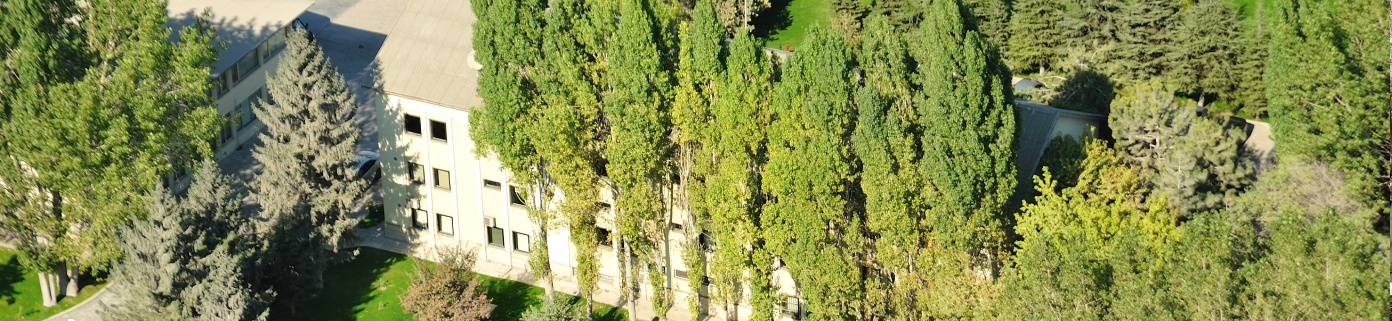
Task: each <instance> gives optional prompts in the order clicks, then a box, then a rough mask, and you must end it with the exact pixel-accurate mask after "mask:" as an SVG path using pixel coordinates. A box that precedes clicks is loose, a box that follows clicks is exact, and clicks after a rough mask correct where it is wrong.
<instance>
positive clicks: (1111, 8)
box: [1058, 0, 1124, 69]
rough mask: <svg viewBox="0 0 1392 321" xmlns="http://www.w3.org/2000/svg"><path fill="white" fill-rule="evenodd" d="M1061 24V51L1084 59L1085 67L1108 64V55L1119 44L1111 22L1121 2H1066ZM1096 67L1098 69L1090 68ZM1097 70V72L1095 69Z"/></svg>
mask: <svg viewBox="0 0 1392 321" xmlns="http://www.w3.org/2000/svg"><path fill="white" fill-rule="evenodd" d="M1061 3H1062V4H1063V10H1062V11H1061V12H1060V15H1059V19H1058V24H1059V27H1060V28H1062V32H1061V34H1062V36H1063V42H1062V46H1063V47H1062V48H1060V49H1062V50H1067V51H1071V52H1072V53H1073V54H1078V55H1081V56H1082V57H1084V59H1083V61H1079V63H1082V64H1089V63H1092V64H1096V63H1101V62H1104V61H1105V60H1106V51H1107V50H1108V49H1109V48H1111V46H1112V43H1113V42H1115V41H1116V33H1115V31H1116V26H1115V25H1114V24H1113V22H1112V20H1113V19H1115V17H1114V15H1115V12H1116V10H1117V7H1118V6H1119V5H1122V4H1123V3H1124V2H1122V1H1120V0H1064V1H1061ZM1090 67H1095V66H1090ZM1093 69H1096V68H1093Z"/></svg>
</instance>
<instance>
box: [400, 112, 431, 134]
mask: <svg viewBox="0 0 1392 321" xmlns="http://www.w3.org/2000/svg"><path fill="white" fill-rule="evenodd" d="M404 115H405V117H403V118H402V120H401V126H402V127H405V128H406V133H409V134H416V135H425V134H424V127H423V125H421V117H420V116H416V115H412V114H404ZM412 118H414V119H415V120H416V128H415V129H416V130H415V131H412V130H411V119H412Z"/></svg>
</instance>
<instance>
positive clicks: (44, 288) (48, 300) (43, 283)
mask: <svg viewBox="0 0 1392 321" xmlns="http://www.w3.org/2000/svg"><path fill="white" fill-rule="evenodd" d="M48 283H49V282H48V273H45V272H39V292H40V293H41V294H42V295H43V306H45V307H51V306H55V305H58V302H57V300H54V299H53V297H54V296H53V290H54V289H53V286H52V285H50V284H48Z"/></svg>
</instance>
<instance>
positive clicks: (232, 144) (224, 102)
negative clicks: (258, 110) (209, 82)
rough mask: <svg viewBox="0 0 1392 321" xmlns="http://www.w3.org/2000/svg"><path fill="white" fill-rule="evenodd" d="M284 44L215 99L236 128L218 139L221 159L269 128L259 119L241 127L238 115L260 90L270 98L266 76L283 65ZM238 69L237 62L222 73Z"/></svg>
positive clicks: (218, 151)
mask: <svg viewBox="0 0 1392 321" xmlns="http://www.w3.org/2000/svg"><path fill="white" fill-rule="evenodd" d="M284 28H286V27H282V30H283V29H284ZM274 36H278V37H281V38H282V39H283V37H284V31H281V32H279V33H278V35H274ZM282 41H283V40H282ZM267 46H268V44H267V43H266V41H265V40H263V41H262V43H261V44H260V45H258V48H266V47H267ZM281 47H282V48H279V49H276V50H275V52H274V53H272V54H270V55H269V56H265V57H264V58H260V59H261V66H260V67H257V68H256V69H254V70H252V71H251V72H249V73H247V74H245V75H242V77H241V81H240V82H237V83H235V84H233V83H229V84H228V86H227V91H226V92H225V93H219V94H218V96H217V97H216V98H215V103H216V107H217V111H218V115H222V116H223V117H224V118H227V119H228V120H229V121H231V122H232V127H231V128H232V131H231V132H230V135H231V137H230V138H226V137H221V135H222V134H219V136H220V137H217V138H216V140H218V144H216V146H218V147H217V148H216V149H217V157H218V158H221V157H224V156H227V155H228V154H231V153H232V152H234V151H236V150H238V149H240V148H241V145H242V144H243V143H245V142H246V141H247V140H249V139H251V138H252V137H256V134H257V133H260V132H261V129H262V128H264V127H265V125H264V124H262V123H261V121H260V120H259V119H254V120H252V121H251V122H249V123H247V124H246V125H245V126H238V125H240V124H239V121H240V118H238V117H240V116H239V115H240V113H241V112H242V111H241V110H240V106H241V104H242V102H244V101H246V100H247V99H248V98H249V97H251V96H253V95H256V94H258V93H260V97H261V98H263V99H264V98H265V97H269V95H267V94H266V78H267V76H269V75H273V74H274V73H275V70H276V68H277V67H278V66H280V60H281V58H282V57H284V56H285V49H284V48H283V47H284V46H281ZM259 50H262V49H256V50H252V52H250V53H247V55H256V54H259V52H260V51H259ZM243 57H245V56H243ZM234 68H237V65H236V64H235V63H234V64H233V65H232V66H231V67H228V70H225V71H223V72H221V73H219V75H222V74H226V73H228V72H229V71H230V70H231V69H234ZM219 75H214V81H215V83H216V81H219V80H217V78H218V76H219ZM214 86H216V85H214Z"/></svg>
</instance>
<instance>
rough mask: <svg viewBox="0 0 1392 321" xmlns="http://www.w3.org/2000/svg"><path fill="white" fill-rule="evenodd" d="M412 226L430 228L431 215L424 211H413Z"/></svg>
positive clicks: (417, 209)
mask: <svg viewBox="0 0 1392 321" xmlns="http://www.w3.org/2000/svg"><path fill="white" fill-rule="evenodd" d="M411 224H412V225H413V226H415V227H416V228H421V229H423V228H429V227H430V213H429V212H426V211H425V210H423V209H419V208H415V209H411Z"/></svg>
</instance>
